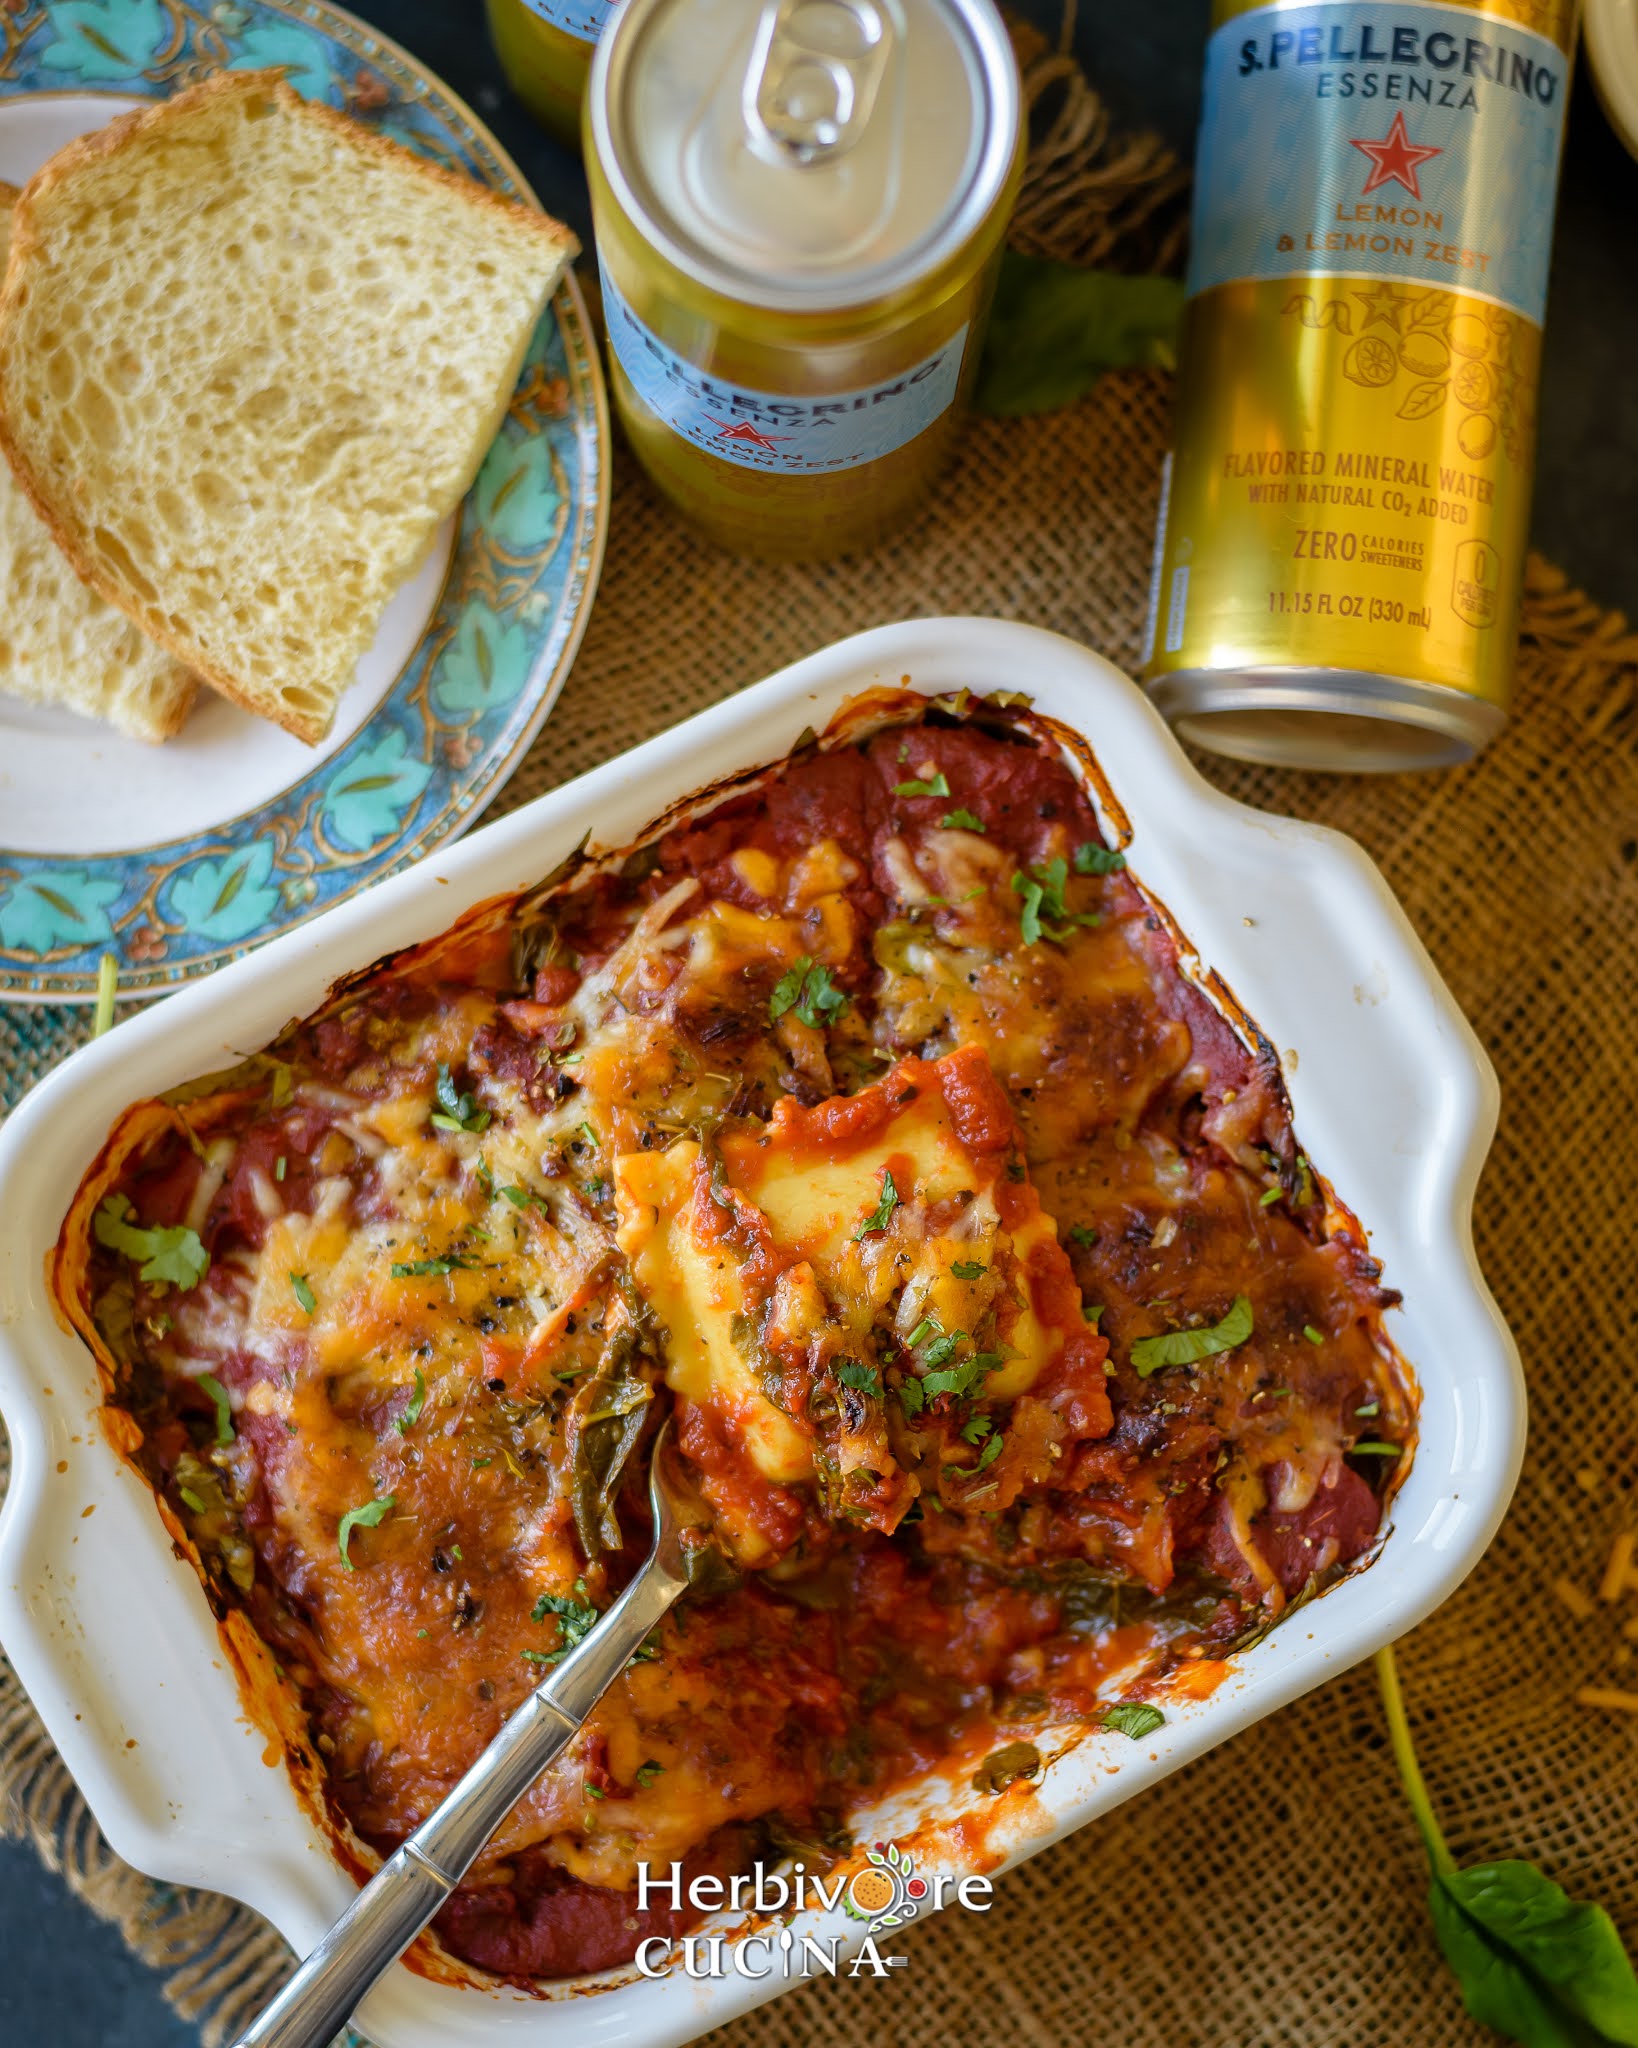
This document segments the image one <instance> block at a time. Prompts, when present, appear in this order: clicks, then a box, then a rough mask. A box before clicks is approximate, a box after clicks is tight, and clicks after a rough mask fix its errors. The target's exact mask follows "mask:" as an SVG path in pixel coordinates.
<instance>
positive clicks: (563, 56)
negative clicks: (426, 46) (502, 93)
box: [484, 0, 615, 149]
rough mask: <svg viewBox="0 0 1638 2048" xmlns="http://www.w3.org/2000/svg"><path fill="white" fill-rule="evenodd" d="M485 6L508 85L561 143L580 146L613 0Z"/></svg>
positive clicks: (515, 0) (490, 0) (502, 0)
mask: <svg viewBox="0 0 1638 2048" xmlns="http://www.w3.org/2000/svg"><path fill="white" fill-rule="evenodd" d="M484 6H485V9H486V11H487V13H488V15H489V35H490V40H491V41H492V42H493V43H494V45H495V55H496V56H497V57H499V59H500V65H501V69H502V71H504V72H505V73H506V76H507V79H508V80H509V82H510V83H511V86H512V89H513V90H514V91H515V92H516V93H517V95H518V97H519V98H520V99H521V100H522V101H523V103H524V105H525V106H526V107H528V109H529V111H530V112H531V113H532V114H533V115H534V116H535V118H536V119H537V120H538V121H540V122H542V123H544V125H545V126H546V127H547V128H549V129H550V130H551V131H552V133H553V134H554V135H555V136H556V137H557V138H558V140H559V141H560V142H566V143H568V145H569V146H570V148H571V149H578V148H579V146H580V110H581V108H582V107H583V106H584V105H585V101H586V81H587V79H589V78H590V76H591V67H592V58H593V56H594V55H595V54H596V50H597V41H598V38H599V37H600V36H601V35H602V33H603V31H604V29H606V28H607V27H608V25H609V16H610V15H611V14H612V13H613V12H614V7H615V0H484Z"/></svg>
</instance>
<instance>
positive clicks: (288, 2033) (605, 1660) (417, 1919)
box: [234, 1422, 707, 2048]
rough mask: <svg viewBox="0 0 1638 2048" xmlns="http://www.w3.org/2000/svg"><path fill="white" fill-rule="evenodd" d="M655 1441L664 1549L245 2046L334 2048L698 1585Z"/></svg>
mask: <svg viewBox="0 0 1638 2048" xmlns="http://www.w3.org/2000/svg"><path fill="white" fill-rule="evenodd" d="M670 1427H671V1425H670V1423H669V1422H667V1423H666V1424H665V1425H664V1426H663V1427H662V1428H661V1430H660V1434H659V1435H658V1437H656V1439H655V1441H654V1455H653V1458H652V1460H651V1461H650V1464H649V1474H648V1497H649V1502H650V1505H651V1507H652V1509H653V1512H654V1542H653V1546H652V1548H651V1549H650V1551H649V1553H648V1556H647V1558H646V1559H645V1560H644V1563H643V1566H642V1569H641V1570H640V1571H639V1572H638V1574H637V1576H636V1577H635V1578H634V1579H633V1580H632V1581H631V1583H630V1585H628V1586H627V1587H626V1589H625V1591H624V1592H623V1593H622V1594H621V1595H620V1597H619V1599H618V1600H616V1601H615V1603H614V1605H613V1606H612V1607H611V1608H610V1609H609V1611H608V1613H607V1614H605V1615H604V1616H603V1618H602V1620H601V1621H600V1622H598V1624H597V1626H596V1627H595V1628H594V1629H593V1630H592V1631H591V1633H590V1634H589V1635H588V1636H587V1637H586V1638H585V1640H584V1641H583V1642H582V1643H580V1644H578V1645H577V1647H576V1648H574V1649H573V1650H571V1651H570V1652H569V1654H568V1655H567V1656H566V1657H565V1658H564V1659H563V1662H562V1663H561V1664H559V1665H558V1666H557V1668H556V1670H554V1671H553V1673H552V1675H551V1676H550V1678H547V1679H545V1680H543V1681H542V1682H541V1684H539V1685H538V1686H536V1688H535V1689H534V1691H533V1692H532V1693H531V1694H530V1695H529V1697H528V1698H527V1699H526V1700H525V1701H524V1702H523V1704H522V1706H520V1707H519V1708H518V1710H517V1712H516V1713H515V1714H513V1716H512V1718H511V1719H510V1720H509V1721H508V1722H507V1723H506V1725H505V1727H504V1728H502V1729H501V1731H500V1733H499V1734H498V1735H497V1736H496V1737H495V1739H494V1741H493V1742H492V1743H490V1745H489V1747H488V1748H487V1749H486V1750H485V1751H484V1753H483V1755H482V1756H480V1757H479V1758H478V1760H477V1762H476V1763H475V1764H474V1765H473V1766H472V1768H471V1769H470V1770H469V1771H468V1772H467V1774H466V1776H465V1777H464V1778H463V1779H462V1780H461V1782H460V1783H459V1784H458V1785H457V1786H456V1787H455V1789H454V1791H453V1792H451V1793H450V1795H449V1797H448V1798H447V1799H446V1800H445V1801H444V1802H443V1804H442V1805H441V1806H440V1807H439V1808H438V1810H437V1812H436V1813H435V1814H433V1816H432V1818H431V1819H430V1820H428V1821H425V1822H424V1823H423V1824H422V1825H421V1826H420V1827H418V1828H417V1829H416V1831H415V1833H414V1834H413V1835H411V1836H410V1838H409V1840H408V1841H407V1842H405V1843H404V1844H403V1846H402V1847H401V1848H399V1849H396V1850H395V1851H394V1852H393V1854H392V1855H391V1856H390V1857H389V1858H388V1859H387V1861H386V1862H385V1863H384V1864H383V1865H382V1866H381V1868H380V1869H379V1870H378V1871H377V1872H376V1874H375V1876H374V1877H372V1878H371V1879H370V1881H369V1883H368V1884H367V1885H366V1886H365V1887H364V1889H363V1890H362V1891H361V1892H360V1893H359V1895H358V1897H357V1898H356V1899H354V1901H353V1903H352V1904H351V1905H350V1906H349V1907H348V1908H347V1910H346V1912H345V1913H343V1914H342V1916H341V1918H340V1919H339V1920H338V1921H337V1922H336V1924H335V1925H334V1926H333V1927H332V1928H331V1929H330V1931H329V1933H328V1934H327V1935H326V1936H325V1937H324V1939H323V1940H322V1941H321V1942H320V1943H319V1945H318V1947H317V1948H316V1949H314V1951H313V1953H312V1954H311V1955H310V1956H309V1957H308V1958H307V1960H306V1962H304V1963H303V1964H302V1966H301V1968H300V1969H299V1970H298V1971H297V1972H296V1974H295V1975H294V1976H293V1977H292V1978H291V1980H290V1982H289V1983H288V1984H287V1985H286V1986H285V1987H284V1989H283V1990H282V1991H281V1992H280V1993H279V1995H278V1997H277V1998H275V1999H274V2001H273V2003H272V2004H271V2005H270V2006H269V2007H268V2008H267V2010H266V2011H265V2012H264V2013H263V2014H262V2015H261V2017H260V2018H259V2019H258V2020H256V2021H255V2022H254V2024H253V2025H251V2026H250V2027H248V2028H246V2030H245V2032H244V2033H242V2034H241V2035H240V2036H239V2038H238V2040H237V2041H236V2042H235V2043H234V2048H329V2043H330V2042H331V2041H333V2040H334V2039H335V2036H336V2035H337V2034H338V2033H339V2032H340V2031H341V2029H342V2028H343V2027H344V2026H345V2025H346V2024H347V2021H348V2020H349V2019H350V2018H351V2016H352V2013H353V2009H354V2007H355V2006H357V2005H358V2004H359V2003H360V2001H361V2000H362V1999H363V1997H364V1995H365V1993H366V1992H367V1991H369V1989H370V1988H371V1986H372V1985H373V1984H374V1983H375V1981H376V1979H377V1978H378V1977H379V1976H380V1975H381V1974H382V1972H383V1971H384V1970H386V1969H387V1968H388V1966H389V1965H390V1964H392V1963H393V1962H395V1961H396V1960H397V1959H398V1957H399V1956H400V1955H402V1954H403V1952H404V1950H405V1949H406V1948H408V1947H409V1945H410V1943H411V1942H412V1941H413V1940H414V1939H415V1937H416V1935H418V1934H419V1933H420V1931H421V1929H422V1928H423V1927H425V1926H426V1924H427V1922H428V1921H429V1920H430V1919H431V1918H432V1916H433V1914H434V1913H436V1912H437V1910H438V1908H439V1907H440V1906H441V1905H442V1904H443V1903H444V1901H445V1899H447V1898H448V1897H449V1895H450V1893H451V1892H452V1891H454V1889H455V1887H456V1886H457V1885H458V1884H459V1883H460V1881H461V1879H462V1878H463V1877H464V1876H465V1875H466V1873H467V1871H468V1869H469V1868H470V1867H471V1865H472V1862H473V1860H474V1858H475V1857H476V1856H477V1854H478V1852H479V1850H481V1849H482V1848H483V1846H484V1844H485V1843H486V1842H487V1841H488V1840H489V1837H490V1836H491V1835H492V1834H493V1833H494V1832H495V1830H496V1828H498V1827H499V1826H500V1824H501V1822H502V1821H503V1820H504V1819H505V1818H506V1816H507V1814H509V1813H510V1812H511V1810H512V1808H513V1807H514V1806H515V1805H516V1804H517V1802H518V1801H519V1800H520V1799H521V1798H522V1797H523V1795H524V1793H525V1792H527V1791H528V1789H529V1787H530V1786H531V1785H532V1784H533V1783H534V1781H535V1780H536V1778H538V1777H539V1776H540V1774H541V1772H542V1771H543V1770H545V1768H546V1766H547V1765H548V1764H549V1763H551V1762H552V1760H553V1758H554V1757H556V1756H558V1755H559V1754H560V1753H561V1752H562V1750H563V1749H564V1748H566V1747H567V1745H568V1743H569V1742H570V1741H571V1740H572V1739H573V1737H574V1736H575V1735H577V1734H578V1733H579V1731H580V1728H581V1726H582V1724H583V1723H584V1722H585V1720H586V1717H587V1716H588V1715H589V1714H590V1713H591V1711H592V1709H593V1708H594V1707H595V1706H596V1705H597V1702H598V1701H599V1700H600V1699H601V1698H602V1697H603V1695H604V1693H605V1692H607V1691H608V1689H609V1687H610V1686H611V1685H612V1684H613V1683H614V1681H615V1679H616V1678H618V1677H619V1675H620V1673H621V1672H622V1671H623V1670H624V1669H625V1667H626V1665H627V1663H628V1662H629V1661H630V1659H631V1657H632V1656H633V1654H634V1653H635V1651H636V1650H637V1649H638V1648H639V1646H640V1645H641V1644H642V1642H643V1641H644V1639H645V1638H646V1636H647V1635H648V1632H649V1630H650V1629H652V1628H653V1627H655V1625H656V1624H657V1623H658V1622H659V1620H660V1618H661V1617H662V1616H663V1615H664V1614H665V1613H666V1611H667V1609H668V1608H670V1607H671V1606H673V1605H674V1604H675V1602H676V1601H677V1600H678V1599H679V1598H680V1596H681V1595H682V1594H683V1593H684V1592H685V1591H686V1590H687V1588H688V1585H689V1576H688V1566H687V1559H686V1556H685V1545H684V1536H685V1533H686V1532H687V1531H689V1530H691V1529H699V1528H702V1527H704V1526H706V1521H707V1518H706V1517H705V1515H704V1513H703V1511H702V1510H701V1508H700V1506H699V1504H698V1503H697V1502H696V1501H695V1500H694V1499H693V1498H692V1496H691V1495H690V1494H689V1493H688V1492H687V1491H686V1490H685V1488H684V1487H683V1486H682V1484H681V1483H680V1482H679V1481H678V1480H677V1478H676V1477H675V1475H674V1474H673V1473H672V1471H671V1469H670V1465H669V1461H668V1460H667V1458H666V1456H665V1448H666V1438H667V1436H668V1434H669V1432H670Z"/></svg>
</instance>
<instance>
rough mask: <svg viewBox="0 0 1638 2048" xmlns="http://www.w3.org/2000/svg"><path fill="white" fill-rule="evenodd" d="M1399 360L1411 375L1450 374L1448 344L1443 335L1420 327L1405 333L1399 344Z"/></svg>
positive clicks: (1436, 375)
mask: <svg viewBox="0 0 1638 2048" xmlns="http://www.w3.org/2000/svg"><path fill="white" fill-rule="evenodd" d="M1399 360H1400V362H1401V363H1402V364H1403V365H1404V367H1405V368H1406V369H1407V370H1409V372H1410V373H1411V375H1412V376H1413V377H1446V376H1448V375H1449V374H1450V344H1449V343H1448V342H1447V341H1446V340H1445V338H1444V336H1443V335H1441V334H1433V333H1430V332H1429V331H1428V330H1427V329H1426V328H1422V329H1419V330H1418V331H1417V332H1416V333H1414V334H1407V335H1406V336H1405V338H1404V340H1403V341H1402V342H1401V343H1400V344H1399Z"/></svg>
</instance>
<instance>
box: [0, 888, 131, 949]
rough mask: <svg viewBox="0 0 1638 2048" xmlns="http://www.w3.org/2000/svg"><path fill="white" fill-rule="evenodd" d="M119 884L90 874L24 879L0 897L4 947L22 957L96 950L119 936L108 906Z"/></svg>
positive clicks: (1, 931)
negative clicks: (61, 950) (63, 948)
mask: <svg viewBox="0 0 1638 2048" xmlns="http://www.w3.org/2000/svg"><path fill="white" fill-rule="evenodd" d="M118 894H119V884H118V882H116V881H112V880H109V879H106V878H103V877H99V876H96V875H93V874H91V873H90V871H89V870H88V869H86V868H47V869H45V870H44V872H43V873H39V874H32V875H24V876H22V877H21V878H20V879H19V880H17V881H15V882H13V883H11V885H10V886H9V887H8V888H7V889H6V891H5V893H4V895H0V945H5V946H10V947H11V948H12V949H13V950H14V951H15V952H18V953H49V952H51V951H52V949H53V948H54V947H57V946H75V947H79V946H95V945H99V944H101V943H102V942H104V941H105V940H108V939H111V938H112V937H113V936H114V927H113V926H112V924H110V923H109V921H108V906H109V904H110V903H112V902H113V901H114V899H115V897H116V896H118Z"/></svg>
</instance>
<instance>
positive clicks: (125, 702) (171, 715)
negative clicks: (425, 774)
mask: <svg viewBox="0 0 1638 2048" xmlns="http://www.w3.org/2000/svg"><path fill="white" fill-rule="evenodd" d="M16 200H17V187H16V186H15V185H5V184H0V272H3V271H4V270H5V267H6V252H7V249H8V247H9V245H10V242H11V220H12V208H13V206H14V205H15V203H16ZM198 687H199V686H198V684H197V683H196V682H195V681H194V678H193V677H192V676H191V675H189V673H188V671H187V670H186V669H185V668H183V667H182V666H181V665H180V663H178V662H175V661H173V660H172V659H171V657H170V656H169V655H168V654H166V653H164V652H162V651H161V650H160V649H159V648H157V647H155V646H154V644H153V642H152V641H151V640H147V639H145V638H144V637H143V635H142V634H141V633H140V632H138V630H137V628H136V627H135V626H133V625H132V624H131V621H130V620H129V619H128V618H127V617H126V616H125V614H124V613H123V612H121V611H116V610H115V609H114V607H113V606H112V605H111V604H106V603H104V601H103V600H102V599H101V598H100V597H98V595H97V594H96V592H95V591H94V590H92V589H91V588H90V587H89V586H88V585H87V584H85V583H82V582H81V580H80V578H79V577H78V576H77V575H76V574H75V573H74V570H73V568H72V566H71V565H70V563H69V560H68V557H67V556H66V555H65V554H64V553H63V551H62V549H61V548H60V547H58V545H57V543H56V542H55V541H54V540H53V539H52V538H51V535H50V533H49V532H48V531H47V530H46V526H45V523H44V521H43V520H42V519H41V518H40V515H39V514H38V513H37V512H36V511H35V509H34V507H33V506H32V505H31V504H30V503H29V501H28V499H27V498H26V497H25V496H24V494H23V489H22V486H21V485H20V484H18V483H16V482H14V481H13V479H12V474H11V471H10V469H9V468H8V467H7V466H6V464H5V463H4V462H0V690H3V691H5V692H6V694H7V695H8V696H12V697H22V698H24V699H26V700H27V701H28V702H29V703H30V704H61V705H62V706H64V708H65V709H67V710H69V711H78V712H82V713H83V714H84V715H85V716H86V717H88V718H105V719H107V720H108V721H109V723H110V724H112V725H117V726H118V727H119V729H120V731H121V732H124V733H129V734H130V735H131V737H132V738H133V739H139V740H168V739H169V738H170V736H171V735H172V733H174V732H175V731H176V730H177V728H178V727H179V726H180V725H181V723H182V721H183V719H184V718H186V717H187V715H188V707H189V705H191V704H192V702H193V700H194V695H195V692H196V691H197V689H198Z"/></svg>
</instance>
